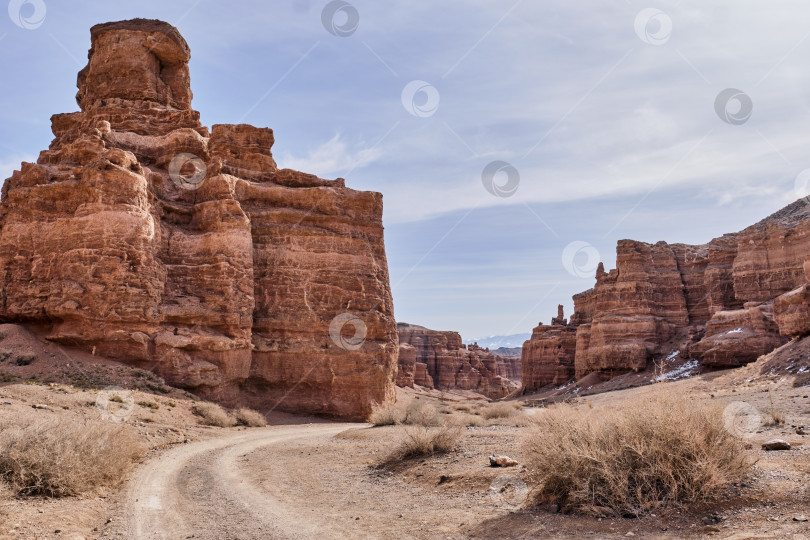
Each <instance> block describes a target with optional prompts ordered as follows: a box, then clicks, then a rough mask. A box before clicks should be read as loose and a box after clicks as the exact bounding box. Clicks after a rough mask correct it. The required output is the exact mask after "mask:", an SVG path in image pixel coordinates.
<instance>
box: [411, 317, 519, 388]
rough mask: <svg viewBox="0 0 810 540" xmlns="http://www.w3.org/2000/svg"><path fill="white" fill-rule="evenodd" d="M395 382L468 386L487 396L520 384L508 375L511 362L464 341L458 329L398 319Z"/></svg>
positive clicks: (517, 386) (437, 385)
mask: <svg viewBox="0 0 810 540" xmlns="http://www.w3.org/2000/svg"><path fill="white" fill-rule="evenodd" d="M397 330H398V332H399V373H400V375H399V376H398V378H397V384H398V385H399V386H408V387H413V385H414V384H417V385H419V386H424V387H427V388H437V389H439V390H452V389H460V390H472V391H474V392H478V393H480V394H483V395H485V396H488V397H491V398H500V397H504V396H506V395H507V394H509V393H511V392H513V391H514V390H516V389H518V388H519V387H520V385H519V384H518V383H516V382H515V381H511V380H509V378H508V375H509V374H510V373H513V372H514V371H515V368H514V365H515V362H514V360H512V359H504V358H502V357H500V356H496V355H494V354H492V353H491V352H489V350H488V349H482V348H481V347H479V346H478V345H476V344H472V345H469V346H467V345H464V343H462V341H461V335H459V334H458V332H443V331H439V330H430V329H428V328H425V327H423V326H416V325H412V324H407V323H398V324H397Z"/></svg>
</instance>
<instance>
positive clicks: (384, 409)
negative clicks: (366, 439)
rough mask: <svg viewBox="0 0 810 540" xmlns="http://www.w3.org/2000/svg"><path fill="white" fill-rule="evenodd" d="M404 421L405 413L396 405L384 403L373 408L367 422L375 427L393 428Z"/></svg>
mask: <svg viewBox="0 0 810 540" xmlns="http://www.w3.org/2000/svg"><path fill="white" fill-rule="evenodd" d="M404 420H405V411H403V410H402V407H401V406H399V405H397V404H396V403H391V402H388V403H384V404H382V405H378V406H377V407H374V409H373V410H372V411H371V414H370V415H369V417H368V421H369V422H370V423H372V424H374V425H375V426H393V425H396V424H401V423H402V422H403V421H404Z"/></svg>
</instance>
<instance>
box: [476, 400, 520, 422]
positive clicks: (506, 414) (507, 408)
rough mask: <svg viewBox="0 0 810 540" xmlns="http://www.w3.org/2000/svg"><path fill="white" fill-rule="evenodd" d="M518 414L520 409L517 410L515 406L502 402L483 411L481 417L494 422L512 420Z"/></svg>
mask: <svg viewBox="0 0 810 540" xmlns="http://www.w3.org/2000/svg"><path fill="white" fill-rule="evenodd" d="M518 412H519V409H516V408H515V406H514V405H513V404H511V403H506V402H500V403H493V404H491V405H488V406H487V407H485V408H484V409H482V410H481V416H483V417H484V418H486V419H487V420H492V419H493V418H511V417H513V416H515V415H516V414H518Z"/></svg>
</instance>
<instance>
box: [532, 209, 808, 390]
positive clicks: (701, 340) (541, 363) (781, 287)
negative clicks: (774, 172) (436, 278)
mask: <svg viewBox="0 0 810 540" xmlns="http://www.w3.org/2000/svg"><path fill="white" fill-rule="evenodd" d="M573 299H574V313H573V314H572V315H571V317H570V319H566V318H565V316H564V314H563V311H562V306H560V308H559V311H558V313H557V316H556V317H554V318H552V319H551V324H542V323H541V324H540V325H539V326H537V327H536V328H535V329H534V331H533V333H532V337H531V338H530V339H529V340H528V341H526V342H525V343H524V345H523V351H522V356H521V359H522V369H523V377H522V379H523V385H524V391H526V392H533V391H536V390H538V389H540V388H542V387H544V386H546V385H551V384H554V385H558V384H565V383H567V382H568V381H571V380H573V379H580V378H582V377H585V376H586V375H588V374H590V373H597V374H599V377H600V378H601V379H609V378H611V377H613V376H615V375H618V374H622V373H627V372H630V371H639V370H643V369H645V368H646V367H647V366H648V362H650V361H660V360H663V359H666V358H669V359H673V358H688V359H695V360H698V361H699V363H700V364H701V365H704V366H708V367H717V368H720V367H736V366H740V365H743V364H747V363H749V362H752V361H754V360H756V359H757V358H758V357H759V356H761V355H764V354H767V353H769V352H771V351H773V350H774V349H775V348H777V347H780V346H781V345H784V344H786V343H787V342H788V341H789V340H790V339H791V338H794V337H799V336H804V335H807V334H808V333H810V202H808V201H806V200H804V199H800V200H798V201H796V202H794V203H793V204H791V205H789V206H787V207H786V208H783V209H782V210H780V211H778V212H776V213H775V214H773V215H771V216H769V217H768V218H766V219H763V220H762V221H760V222H759V223H756V224H755V225H752V226H750V227H748V228H747V229H745V230H743V231H740V232H738V233H731V234H726V235H723V236H721V237H719V238H715V239H714V240H712V241H710V242H709V243H707V244H702V245H687V244H667V243H666V242H658V243H656V244H648V243H645V242H636V241H633V240H620V241H619V243H618V245H617V248H616V268H615V269H614V270H611V271H610V272H605V270H604V268H603V265H602V264H601V263H600V264H599V267H598V269H597V271H596V284H595V285H594V287H593V288H592V289H589V290H587V291H585V292H582V293H579V294H576V295H574V297H573Z"/></svg>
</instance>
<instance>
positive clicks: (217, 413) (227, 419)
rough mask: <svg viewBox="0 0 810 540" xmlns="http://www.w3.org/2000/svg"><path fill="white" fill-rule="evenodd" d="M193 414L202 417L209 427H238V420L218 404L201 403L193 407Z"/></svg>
mask: <svg viewBox="0 0 810 540" xmlns="http://www.w3.org/2000/svg"><path fill="white" fill-rule="evenodd" d="M191 412H193V413H194V414H196V415H197V416H199V417H201V418H202V420H203V423H204V424H205V425H207V426H217V427H232V426H235V425H236V419H235V418H233V417H232V416H231V415H230V414H228V413H227V412H225V409H223V408H222V407H220V406H219V405H217V404H216V403H210V402H208V401H199V402H197V403H195V404H194V405H192V407H191Z"/></svg>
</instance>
